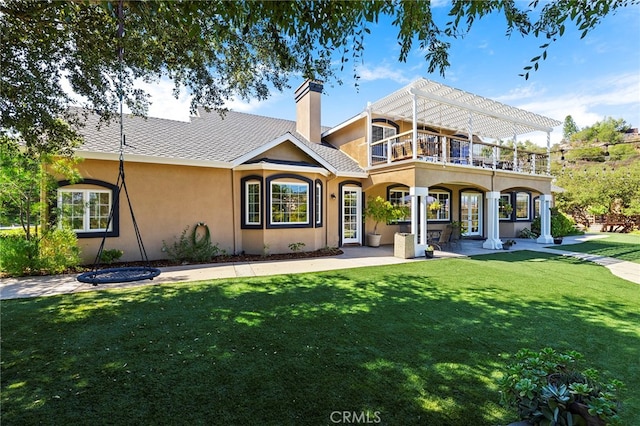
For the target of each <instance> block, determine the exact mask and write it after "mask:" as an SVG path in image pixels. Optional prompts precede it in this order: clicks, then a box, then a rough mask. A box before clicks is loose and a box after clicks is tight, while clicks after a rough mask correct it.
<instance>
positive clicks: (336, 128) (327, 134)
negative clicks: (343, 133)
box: [321, 112, 367, 137]
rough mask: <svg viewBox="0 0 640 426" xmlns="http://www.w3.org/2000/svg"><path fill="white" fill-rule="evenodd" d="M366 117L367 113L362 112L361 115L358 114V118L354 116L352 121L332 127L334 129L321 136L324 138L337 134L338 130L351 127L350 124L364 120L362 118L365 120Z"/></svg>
mask: <svg viewBox="0 0 640 426" xmlns="http://www.w3.org/2000/svg"><path fill="white" fill-rule="evenodd" d="M366 116H367V113H366V112H361V113H360V114H358V115H356V116H354V117H351V118H350V119H348V120H347V121H343V122H342V123H340V124H338V125H337V126H335V127H332V128H330V129H329V130H326V131H325V132H323V133H322V135H321V136H322V137H325V136H329V135H330V134H332V133H335V132H337V131H338V130H340V129H343V128H345V127H347V126H349V125H350V124H353V123H355V122H356V121H358V120H360V119H362V118H365V117H366Z"/></svg>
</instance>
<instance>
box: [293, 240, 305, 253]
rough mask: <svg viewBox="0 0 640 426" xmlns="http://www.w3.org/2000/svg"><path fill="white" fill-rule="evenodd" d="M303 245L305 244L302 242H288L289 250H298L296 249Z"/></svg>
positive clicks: (300, 248) (301, 247)
mask: <svg viewBox="0 0 640 426" xmlns="http://www.w3.org/2000/svg"><path fill="white" fill-rule="evenodd" d="M305 245H306V244H305V243H302V242H298V243H291V244H289V250H291V251H292V252H298V251H300V250H302V249H303V248H304V246H305Z"/></svg>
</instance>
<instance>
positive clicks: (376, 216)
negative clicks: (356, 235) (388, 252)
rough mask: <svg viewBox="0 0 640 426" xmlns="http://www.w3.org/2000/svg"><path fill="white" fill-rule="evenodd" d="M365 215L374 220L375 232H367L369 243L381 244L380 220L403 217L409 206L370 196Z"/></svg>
mask: <svg viewBox="0 0 640 426" xmlns="http://www.w3.org/2000/svg"><path fill="white" fill-rule="evenodd" d="M364 215H365V216H366V217H368V218H370V219H372V220H373V221H374V225H373V232H371V233H369V234H367V245H369V246H371V247H378V246H380V239H381V238H382V235H381V234H378V224H379V223H380V222H384V223H388V222H391V221H393V220H398V219H402V218H403V217H405V216H406V215H407V208H406V207H400V206H394V205H393V204H391V203H390V202H389V201H387V200H385V199H384V198H382V197H380V196H378V197H375V198H374V197H369V199H368V200H367V206H366V207H365V209H364Z"/></svg>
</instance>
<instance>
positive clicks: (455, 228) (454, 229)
mask: <svg viewBox="0 0 640 426" xmlns="http://www.w3.org/2000/svg"><path fill="white" fill-rule="evenodd" d="M461 235H462V222H460V221H457V220H454V221H452V222H451V239H452V240H453V241H457V240H459V239H460V236H461Z"/></svg>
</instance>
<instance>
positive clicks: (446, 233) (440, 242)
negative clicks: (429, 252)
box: [428, 225, 453, 250]
mask: <svg viewBox="0 0 640 426" xmlns="http://www.w3.org/2000/svg"><path fill="white" fill-rule="evenodd" d="M452 231H453V228H451V225H447V226H446V228H444V230H443V231H442V232H441V233H440V237H439V238H438V239H437V240H433V241H430V242H428V244H429V245H432V246H434V247H435V248H437V249H438V250H442V248H443V247H447V246H448V245H450V244H451V241H450V240H451V232H452Z"/></svg>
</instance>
